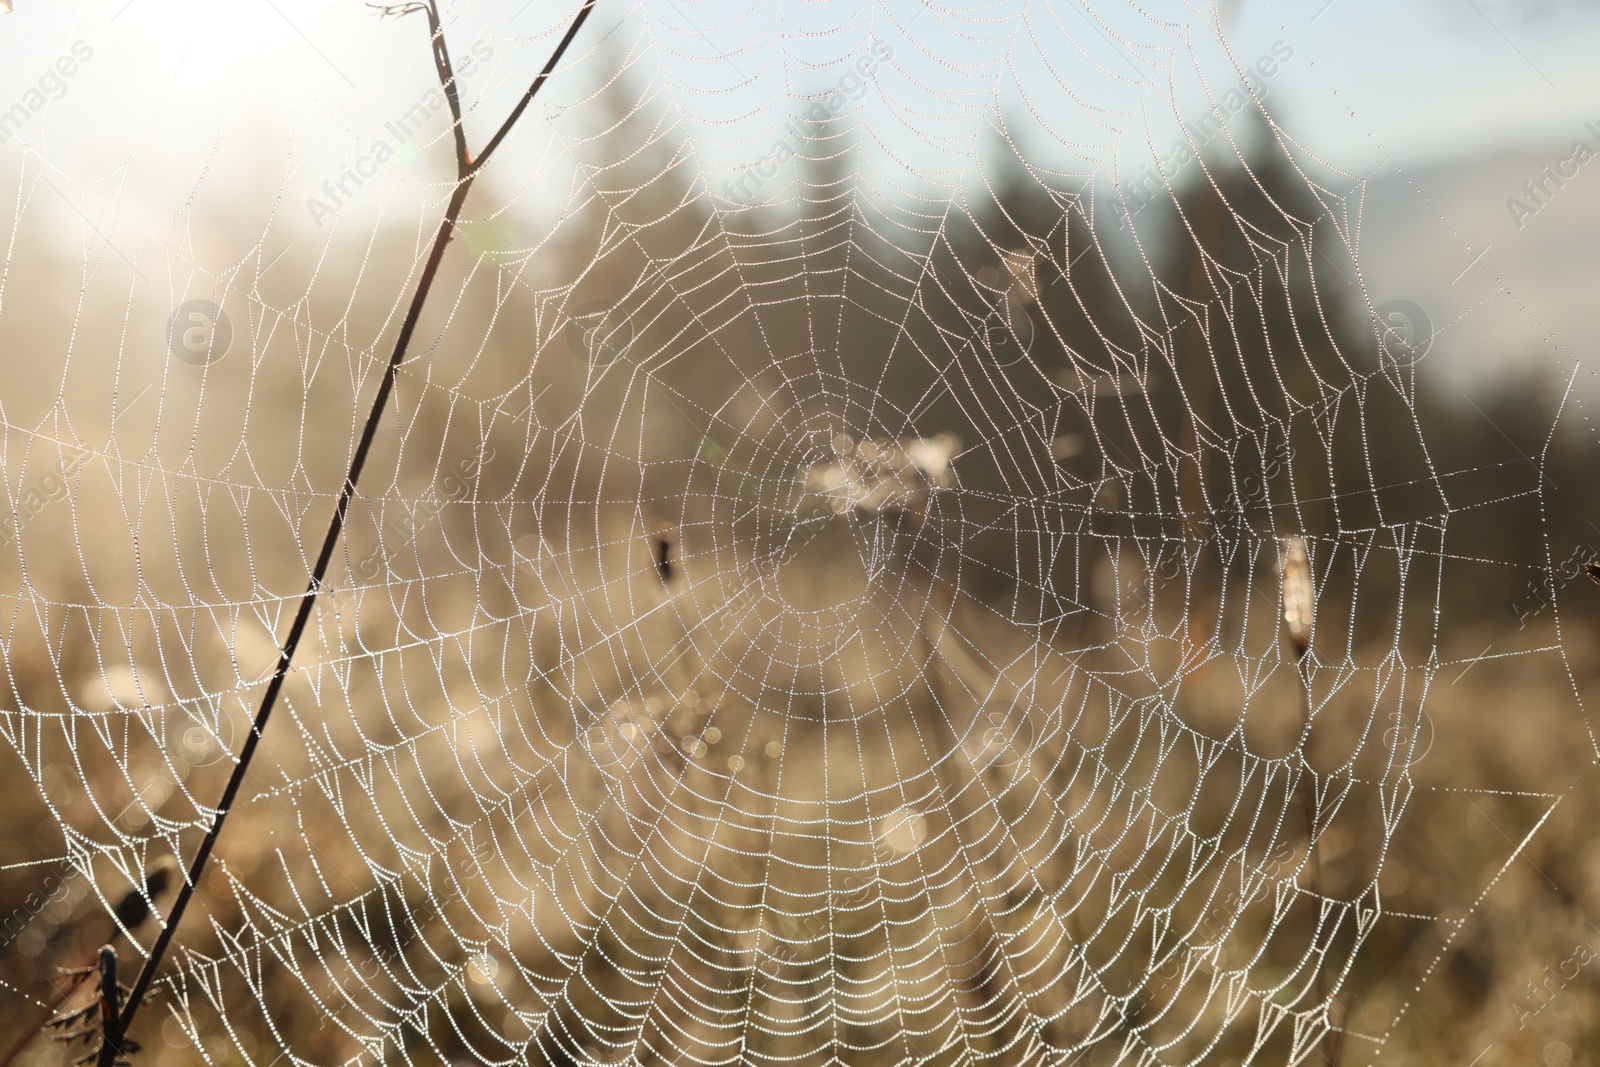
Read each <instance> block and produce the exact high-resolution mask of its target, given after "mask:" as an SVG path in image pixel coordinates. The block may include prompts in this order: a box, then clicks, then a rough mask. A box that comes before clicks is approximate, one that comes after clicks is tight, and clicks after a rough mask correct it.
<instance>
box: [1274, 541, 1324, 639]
mask: <svg viewBox="0 0 1600 1067" xmlns="http://www.w3.org/2000/svg"><path fill="white" fill-rule="evenodd" d="M1282 571H1283V622H1284V625H1285V626H1286V627H1287V628H1288V631H1289V642H1290V644H1292V645H1294V658H1295V659H1297V660H1298V659H1301V658H1302V657H1304V656H1305V654H1306V651H1307V650H1308V649H1309V648H1310V647H1311V616H1312V607H1313V604H1314V602H1315V600H1316V593H1315V590H1314V589H1313V588H1312V585H1311V559H1310V557H1309V556H1307V555H1306V539H1305V538H1304V537H1289V538H1285V540H1284V543H1283V564H1282Z"/></svg>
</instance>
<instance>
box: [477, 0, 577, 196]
mask: <svg viewBox="0 0 1600 1067" xmlns="http://www.w3.org/2000/svg"><path fill="white" fill-rule="evenodd" d="M597 2H598V0H583V7H581V8H580V9H579V10H578V17H577V18H575V19H573V20H572V25H571V26H569V27H567V34H566V36H565V37H563V38H561V43H560V44H558V45H556V50H555V51H554V52H552V53H550V62H548V63H546V64H545V65H544V69H543V70H541V71H540V72H539V76H538V77H536V78H534V79H533V84H532V85H529V86H528V91H527V92H525V93H523V94H522V99H521V100H518V101H517V106H516V107H514V108H512V109H511V114H509V115H507V116H506V120H505V121H504V122H502V123H501V124H500V128H499V129H498V130H496V131H495V134H494V136H493V137H491V138H489V143H488V144H486V145H484V146H483V151H482V152H480V153H478V158H477V159H475V160H473V161H472V164H471V166H470V168H469V169H468V172H467V173H468V174H476V173H477V172H478V171H479V170H481V169H482V168H483V165H484V164H485V163H487V162H489V157H490V156H491V155H492V154H493V153H494V150H495V149H496V148H499V147H500V142H501V141H503V140H505V138H506V134H508V133H510V132H511V127H513V126H515V125H516V124H517V120H518V119H520V118H521V117H522V113H523V112H524V111H526V110H527V109H528V105H529V104H531V103H533V97H534V94H535V93H537V92H538V91H539V87H540V86H542V85H543V84H544V83H545V81H546V80H548V79H549V77H550V72H551V71H553V70H555V69H556V63H557V62H558V61H559V60H560V59H561V54H562V53H563V52H565V51H566V50H567V46H568V45H569V44H571V43H572V39H573V38H574V37H576V36H577V35H578V31H579V30H580V29H582V28H583V23H584V20H586V19H587V18H588V17H589V12H591V11H593V10H594V5H595V4H596V3H597Z"/></svg>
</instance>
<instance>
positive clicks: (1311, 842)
mask: <svg viewBox="0 0 1600 1067" xmlns="http://www.w3.org/2000/svg"><path fill="white" fill-rule="evenodd" d="M1282 553H1283V557H1282V560H1283V561H1282V563H1281V564H1280V568H1279V569H1280V571H1281V574H1282V578H1283V624H1284V628H1285V629H1287V630H1288V633H1289V644H1290V645H1291V646H1292V647H1293V648H1294V659H1295V663H1296V665H1298V664H1299V663H1300V662H1301V661H1302V660H1303V659H1305V655H1306V653H1307V652H1308V651H1310V650H1311V622H1312V618H1313V616H1314V614H1315V605H1316V588H1315V587H1314V586H1313V585H1312V582H1311V557H1310V554H1309V553H1308V552H1307V551H1306V539H1305V538H1304V537H1301V536H1299V535H1298V534H1296V535H1295V536H1294V537H1287V538H1285V539H1284V541H1283V546H1282ZM1301 697H1302V703H1301V705H1300V713H1301V732H1302V734H1303V735H1304V736H1305V738H1306V740H1305V741H1304V742H1302V743H1303V744H1309V742H1310V734H1311V693H1310V690H1309V689H1306V688H1302V690H1301ZM1301 795H1302V796H1303V797H1304V800H1305V818H1306V856H1307V858H1308V859H1309V860H1310V866H1311V886H1310V889H1311V892H1312V894H1313V895H1314V896H1317V897H1319V898H1320V897H1321V895H1322V863H1321V859H1320V857H1318V856H1317V854H1316V839H1317V805H1316V798H1315V797H1314V796H1313V795H1312V791H1311V790H1310V789H1307V790H1306V791H1305V792H1304V793H1302V794H1301ZM1317 999H1318V1000H1319V1001H1327V976H1326V975H1325V974H1324V973H1323V970H1322V965H1321V964H1320V963H1319V964H1318V966H1317ZM1331 1006H1332V1005H1331V1003H1329V1007H1331ZM1340 1037H1341V1035H1340V1032H1339V1031H1338V1030H1335V1029H1333V1028H1332V1024H1331V1021H1330V1024H1329V1032H1328V1047H1327V1051H1326V1052H1325V1053H1324V1057H1325V1058H1326V1059H1327V1060H1328V1062H1329V1063H1331V1064H1333V1065H1334V1067H1338V1064H1339V1061H1340V1059H1341V1056H1340V1046H1341V1044H1342V1042H1341V1041H1340Z"/></svg>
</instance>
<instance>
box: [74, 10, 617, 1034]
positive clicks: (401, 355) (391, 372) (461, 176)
mask: <svg viewBox="0 0 1600 1067" xmlns="http://www.w3.org/2000/svg"><path fill="white" fill-rule="evenodd" d="M595 3H596V0H585V2H584V5H583V7H582V9H581V10H580V11H579V12H578V15H577V17H576V19H574V20H573V23H572V25H571V27H569V28H568V30H567V33H566V35H565V36H564V37H562V39H561V43H560V44H559V45H557V46H556V49H555V51H554V52H553V53H552V54H551V56H550V61H549V62H548V63H546V64H545V67H544V69H543V70H542V71H540V72H539V75H538V77H536V78H534V80H533V84H532V85H530V86H529V87H528V91H527V92H526V93H524V94H523V97H522V99H521V101H519V102H518V104H517V106H516V107H515V108H514V109H513V110H512V112H511V114H510V115H509V116H508V117H507V118H506V121H505V122H504V123H503V124H501V126H500V129H499V130H498V131H497V132H496V133H495V135H494V137H493V138H492V139H491V140H490V142H489V144H488V146H487V147H485V148H484V150H483V153H482V154H481V155H480V156H479V157H478V158H477V160H476V161H473V160H471V159H470V157H469V155H468V153H467V150H466V134H465V130H464V128H463V126H462V124H461V104H460V100H459V98H458V95H457V93H456V87H455V76H454V74H453V73H452V72H451V70H450V57H449V53H448V52H447V51H446V49H445V44H444V29H443V26H442V25H441V24H440V22H439V14H438V10H437V9H436V8H435V6H434V3H433V2H432V0H429V2H428V3H427V4H426V5H424V6H423V7H422V10H424V11H426V13H427V16H428V28H429V31H430V33H431V34H432V42H431V43H432V48H433V57H434V64H435V66H436V67H437V69H438V73H439V78H440V81H441V83H442V84H443V87H444V91H445V96H446V98H447V99H448V100H449V101H450V110H451V118H452V121H453V122H454V123H455V134H456V146H457V155H456V164H457V181H456V188H455V192H453V193H452V194H451V196H450V204H449V206H448V207H447V208H446V209H445V215H444V219H443V220H442V221H441V222H440V223H439V231H438V233H437V234H436V235H435V236H434V240H433V250H432V251H431V252H430V253H429V254H428V261H427V264H426V266H425V267H424V268H423V271H422V276H421V278H420V279H419V280H418V282H417V290H416V292H415V293H414V294H413V295H412V297H411V306H410V308H409V310H408V311H407V312H406V317H405V322H404V323H403V324H402V325H401V327H400V336H399V337H397V338H396V339H395V345H394V353H393V354H392V355H391V356H390V357H389V363H388V366H387V367H385V368H384V373H383V380H382V381H381V382H380V383H379V384H378V392H377V395H376V396H374V397H373V398H372V407H371V409H370V410H369V411H368V412H367V421H366V426H365V427H364V428H363V429H362V431H361V440H360V442H359V443H358V444H357V445H356V449H355V452H354V453H353V454H352V455H351V457H350V469H349V472H348V473H347V474H346V475H345V479H344V485H343V486H342V487H341V488H340V490H339V499H338V502H337V504H335V506H334V510H333V520H332V521H331V522H330V523H329V524H328V532H327V535H326V536H325V537H324V538H323V540H322V551H321V552H320V553H318V554H317V561H316V564H315V566H314V567H313V568H312V571H311V580H310V581H309V582H308V583H307V584H306V591H305V592H304V593H303V594H301V596H300V607H299V609H298V610H297V611H296V612H295V616H294V623H293V624H292V625H291V626H290V627H289V636H288V638H287V639H286V640H285V641H284V643H283V647H282V649H281V651H280V652H279V654H278V665H277V667H276V668H274V670H273V672H272V679H271V681H269V682H268V683H267V689H266V692H265V693H264V694H262V697H261V706H260V708H259V709H258V710H257V712H256V717H255V721H254V722H253V723H252V724H251V727H250V734H249V736H247V737H246V738H245V742H244V745H243V747H242V748H241V749H240V750H239V759H238V762H237V763H235V764H234V768H233V773H232V774H231V775H230V776H229V777H228V784H227V786H226V788H224V789H223V791H222V798H221V800H219V801H218V802H217V807H216V811H215V814H214V815H213V816H212V819H211V826H210V828H209V829H208V830H207V831H206V835H205V837H203V838H202V839H201V841H200V848H199V850H198V851H196V853H195V856H194V861H193V862H192V863H191V864H190V866H189V874H188V877H187V878H186V880H185V881H184V884H183V886H182V887H181V888H180V889H179V890H178V895H177V898H176V899H175V900H174V901H173V903H172V911H171V913H170V914H169V915H168V916H167V920H166V923H165V924H164V925H163V926H162V929H161V933H160V934H159V935H158V936H157V937H156V941H155V944H154V945H153V946H152V947H151V949H150V957H149V959H147V960H146V961H145V965H144V967H143V969H141V970H140V972H139V978H138V981H136V982H135V983H134V986H133V989H132V991H130V992H129V994H128V1001H127V1004H126V1006H125V1007H123V1009H122V1011H121V1012H120V1013H119V1014H118V1016H117V1017H116V1018H115V1020H114V1022H115V1025H114V1027H112V1028H111V1030H114V1032H110V1031H108V1032H107V1033H106V1035H105V1040H106V1044H107V1045H108V1046H110V1047H113V1048H116V1049H120V1048H122V1047H124V1046H125V1044H126V1042H125V1041H124V1038H125V1036H126V1034H127V1032H128V1028H129V1026H130V1025H131V1024H132V1022H133V1018H134V1016H135V1015H136V1014H137V1013H138V1011H139V1006H140V1005H141V1004H142V1003H143V1002H144V998H145V995H146V994H147V993H148V992H149V990H150V984H151V982H152V981H154V979H155V973H156V969H157V968H158V967H160V965H161V961H162V959H163V958H164V957H165V956H166V954H167V950H168V949H169V948H170V946H171V944H172V939H173V936H174V935H175V934H176V932H177V929H178V924H179V923H180V922H182V920H183V913H184V911H185V909H187V908H188V906H189V901H190V900H191V899H192V898H193V897H194V894H195V891H196V890H197V889H198V888H199V886H200V882H201V878H202V877H203V876H204V874H205V870H206V864H207V862H208V861H209V860H210V859H211V852H212V849H213V848H214V847H215V846H216V843H217V837H218V835H219V834H220V833H221V832H222V826H223V823H224V822H225V821H226V820H227V818H228V813H229V812H230V811H232V810H233V806H234V804H235V802H236V801H237V800H238V797H239V790H240V788H241V787H242V786H243V784H244V779H245V775H246V774H247V773H248V772H249V769H250V761H251V760H252V759H253V758H254V757H255V753H256V747H257V746H258V745H259V744H260V743H261V737H262V734H263V733H264V732H265V730H266V727H267V721H268V720H269V719H270V718H271V716H272V709H273V706H274V705H275V704H276V703H277V700H278V693H279V692H280V691H281V690H282V689H283V683H284V680H285V679H286V678H287V677H288V674H289V667H290V664H292V663H293V662H294V655H295V652H296V650H298V648H299V647H300V639H301V637H302V636H304V634H305V630H306V625H307V624H308V623H309V622H310V620H311V612H312V609H313V608H314V607H315V605H316V601H317V594H318V593H319V592H321V591H322V586H323V580H324V579H325V577H326V576H327V573H328V564H329V563H330V562H331V561H332V559H333V553H334V550H335V548H337V546H338V543H339V538H340V536H341V535H342V534H343V532H344V524H345V520H346V518H347V516H348V515H349V511H350V501H351V500H352V499H353V498H354V496H355V491H356V483H357V482H358V481H359V479H360V477H361V469H362V467H363V466H365V464H366V461H367V453H368V452H370V451H371V449H372V442H373V439H374V438H375V437H376V436H377V433H378V424H379V423H380V422H381V421H382V420H383V413H384V410H385V409H386V408H387V407H388V403H389V394H390V393H391V392H393V391H394V383H395V378H396V376H397V374H398V373H399V370H400V364H401V363H402V362H403V361H404V360H405V355H406V349H407V347H408V346H409V345H410V343H411V335H412V334H413V333H414V332H415V331H416V328H417V322H418V320H420V319H421V317H422V307H423V304H424V303H425V302H426V300H427V298H428V291H429V289H431V288H432V286H433V280H434V277H435V276H436V275H437V274H438V272H439V264H440V263H441V262H443V260H444V251H445V247H446V246H447V245H448V244H449V243H450V238H451V235H452V234H453V233H454V231H455V227H456V222H457V220H458V219H459V218H460V215H461V209H462V207H463V206H464V205H465V204H466V200H467V190H468V189H470V188H471V187H472V181H473V179H474V178H475V177H477V173H478V171H479V170H480V169H482V167H483V165H484V163H485V162H486V161H487V160H488V158H489V155H490V153H492V152H493V151H494V150H495V148H496V147H497V146H498V145H499V144H500V142H501V141H502V140H504V139H505V137H506V135H507V134H508V133H509V132H510V131H511V128H512V127H513V126H514V125H515V124H516V122H517V119H518V118H519V117H521V115H522V113H523V111H525V110H526V109H527V107H528V104H529V103H530V102H532V100H533V97H534V94H536V93H537V92H538V91H539V88H540V87H541V86H542V85H544V83H545V82H546V81H547V80H549V77H550V74H551V72H552V71H553V70H555V67H556V64H557V63H559V62H560V60H561V57H562V55H563V53H565V52H566V50H567V46H568V45H570V44H571V43H572V39H573V38H574V37H575V36H576V35H577V33H578V29H579V28H580V27H581V26H582V25H583V23H584V20H585V19H587V18H588V17H589V12H590V11H591V10H593V8H594V5H595Z"/></svg>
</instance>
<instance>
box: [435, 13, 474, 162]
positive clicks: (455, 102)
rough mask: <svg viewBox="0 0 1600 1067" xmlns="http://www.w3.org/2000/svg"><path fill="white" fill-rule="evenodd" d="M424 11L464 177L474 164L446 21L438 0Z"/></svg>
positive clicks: (436, 69)
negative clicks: (446, 40)
mask: <svg viewBox="0 0 1600 1067" xmlns="http://www.w3.org/2000/svg"><path fill="white" fill-rule="evenodd" d="M423 11H424V12H425V13H426V14H427V16H428V32H429V33H430V34H431V35H432V39H431V40H432V44H433V67H434V70H435V71H437V72H438V75H439V84H440V85H441V86H442V87H443V88H444V98H445V100H447V101H448V102H449V104H450V128H451V130H452V131H453V132H454V133H455V138H456V176H457V177H458V178H464V177H466V176H467V174H468V173H469V168H470V167H471V166H472V157H471V156H470V155H469V154H468V152H467V127H466V125H465V123H463V122H462V120H461V94H460V92H459V90H457V88H456V72H455V69H454V68H452V67H451V66H450V49H449V48H447V47H446V46H445V40H444V23H443V22H441V21H440V20H439V5H438V3H437V0H428V4H427V6H426V7H425V8H423Z"/></svg>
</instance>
